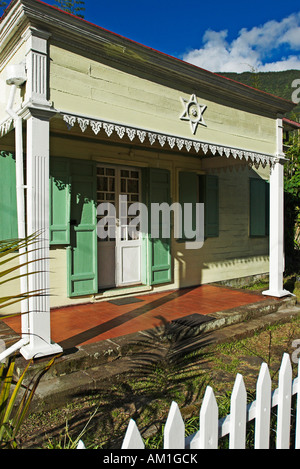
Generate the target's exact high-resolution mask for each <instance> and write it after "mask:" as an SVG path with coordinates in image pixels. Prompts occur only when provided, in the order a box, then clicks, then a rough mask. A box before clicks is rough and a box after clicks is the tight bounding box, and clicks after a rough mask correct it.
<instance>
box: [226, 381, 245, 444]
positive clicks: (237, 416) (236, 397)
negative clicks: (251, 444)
mask: <svg viewBox="0 0 300 469" xmlns="http://www.w3.org/2000/svg"><path fill="white" fill-rule="evenodd" d="M246 419H247V392H246V388H245V384H244V380H243V377H242V375H241V374H239V373H238V374H237V375H236V379H235V383H234V386H233V390H232V395H231V401H230V434H229V448H230V449H245V441H246Z"/></svg>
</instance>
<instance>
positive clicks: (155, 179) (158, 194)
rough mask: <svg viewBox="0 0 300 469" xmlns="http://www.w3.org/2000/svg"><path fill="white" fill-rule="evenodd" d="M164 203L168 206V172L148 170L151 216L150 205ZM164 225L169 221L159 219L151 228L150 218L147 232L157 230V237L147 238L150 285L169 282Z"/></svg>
mask: <svg viewBox="0 0 300 469" xmlns="http://www.w3.org/2000/svg"><path fill="white" fill-rule="evenodd" d="M162 202H166V203H168V204H170V172H169V171H168V170H165V169H152V168H150V169H149V204H148V210H149V213H150V214H151V204H152V203H159V204H161V203H162ZM164 223H170V219H168V220H165V222H164V220H163V219H162V217H160V220H159V226H158V227H156V226H152V223H151V218H150V223H149V227H150V228H149V230H153V229H155V231H157V230H159V231H158V232H159V233H160V235H159V237H156V238H152V237H151V235H150V236H149V250H150V254H149V257H150V261H151V267H150V283H151V285H156V284H159V283H167V282H170V281H171V237H170V236H169V237H165V238H164V237H163V230H164V228H166V232H168V227H165V226H164Z"/></svg>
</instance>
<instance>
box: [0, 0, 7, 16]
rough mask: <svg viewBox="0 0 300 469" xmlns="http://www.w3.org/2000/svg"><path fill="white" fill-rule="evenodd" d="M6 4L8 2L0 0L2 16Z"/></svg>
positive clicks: (0, 13) (0, 14)
mask: <svg viewBox="0 0 300 469" xmlns="http://www.w3.org/2000/svg"><path fill="white" fill-rule="evenodd" d="M6 6H7V3H6V2H4V1H3V0H0V16H2V14H3V11H4V9H5V7H6Z"/></svg>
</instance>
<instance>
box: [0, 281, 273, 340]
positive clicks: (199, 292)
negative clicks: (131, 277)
mask: <svg viewBox="0 0 300 469" xmlns="http://www.w3.org/2000/svg"><path fill="white" fill-rule="evenodd" d="M134 298H136V299H138V300H140V301H138V302H134V303H131V304H125V305H122V306H118V305H115V304H113V303H111V302H110V301H104V302H98V303H93V304H86V305H78V306H68V307H65V308H58V309H53V310H52V311H51V337H52V340H53V341H55V342H56V343H59V344H60V345H62V346H63V348H64V349H67V348H72V347H76V346H78V345H83V344H87V343H93V342H98V341H100V340H104V339H112V338H114V337H119V336H123V335H127V334H130V333H133V332H137V331H140V330H146V329H150V328H152V327H155V326H158V325H160V324H162V318H164V320H166V321H172V320H173V319H177V318H180V317H183V316H188V315H190V314H193V313H199V314H203V315H205V314H209V315H213V313H214V312H217V311H223V310H226V309H231V308H234V307H238V306H243V305H246V304H251V303H255V302H258V301H264V300H266V298H265V297H263V296H262V295H261V294H259V293H252V292H251V293H249V292H244V291H242V290H233V289H230V288H226V287H219V286H213V285H202V286H199V287H195V288H185V289H181V290H176V291H168V292H163V293H151V294H147V295H141V296H135V297H134ZM5 322H6V324H7V325H8V326H10V327H11V328H12V329H13V330H15V331H16V332H20V318H18V317H17V318H10V319H7V320H6V321H5Z"/></svg>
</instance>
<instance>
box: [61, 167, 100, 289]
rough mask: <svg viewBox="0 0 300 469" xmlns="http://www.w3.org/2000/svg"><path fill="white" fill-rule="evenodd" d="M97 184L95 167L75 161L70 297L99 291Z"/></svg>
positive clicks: (69, 263) (69, 268) (72, 177)
mask: <svg viewBox="0 0 300 469" xmlns="http://www.w3.org/2000/svg"><path fill="white" fill-rule="evenodd" d="M96 184H97V180H96V165H95V164H94V163H93V162H79V161H78V162H77V161H75V160H72V163H71V221H70V234H71V246H70V248H68V287H69V292H68V294H69V296H70V297H73V296H82V295H88V294H92V293H97V291H98V275H97V270H98V256H97V207H96V203H97V202H96V201H97V186H96Z"/></svg>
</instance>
